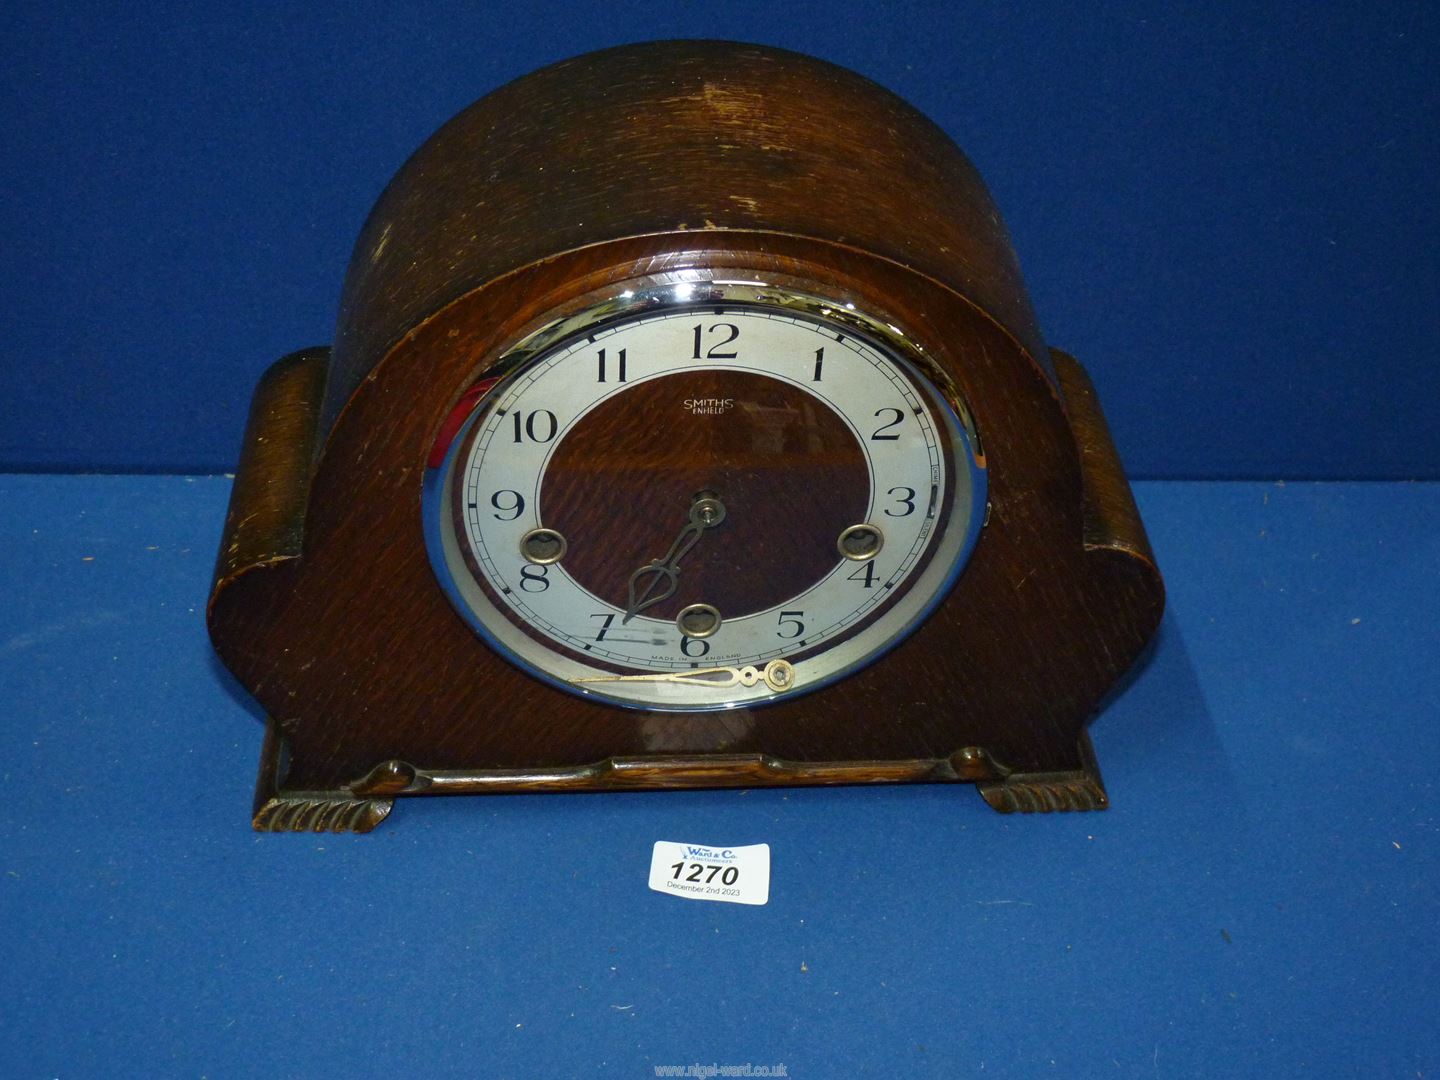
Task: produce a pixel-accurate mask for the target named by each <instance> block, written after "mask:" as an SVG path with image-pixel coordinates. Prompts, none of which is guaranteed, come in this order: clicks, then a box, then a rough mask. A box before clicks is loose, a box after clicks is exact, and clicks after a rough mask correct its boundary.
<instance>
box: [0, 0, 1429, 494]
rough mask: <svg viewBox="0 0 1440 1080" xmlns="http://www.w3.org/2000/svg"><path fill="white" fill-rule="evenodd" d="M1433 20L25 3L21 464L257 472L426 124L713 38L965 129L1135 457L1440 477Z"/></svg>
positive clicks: (920, 8)
mask: <svg viewBox="0 0 1440 1080" xmlns="http://www.w3.org/2000/svg"><path fill="white" fill-rule="evenodd" d="M1435 15H1436V13H1435V9H1434V6H1433V5H1426V4H1423V3H1413V2H1401V3H1390V4H1376V3H1357V2H1354V0H1345V2H1340V0H1328V2H1326V3H1321V4H1297V3H1284V2H1282V3H1276V2H1273V0H1266V2H1260V3H1257V2H1255V0H1210V2H1208V3H1205V4H1190V5H1186V4H1155V3H1142V2H1137V0H1124V2H1121V3H1111V4H1103V5H1085V4H1075V3H1073V2H1071V0H1032V2H1030V3H1025V4H983V5H982V4H964V3H954V2H951V0H923V2H918V0H917V2H907V3H904V4H897V5H890V6H882V5H877V4H875V3H872V2H866V0H825V2H824V3H821V2H818V0H788V2H787V3H784V4H772V5H768V6H766V7H764V8H763V9H762V8H758V7H757V6H755V5H753V4H716V3H695V2H687V0H670V2H668V3H633V2H628V3H627V2H626V0H567V2H566V3H564V4H555V3H540V2H536V0H528V2H527V0H511V2H508V3H505V4H503V5H502V4H496V3H488V4H487V3H475V2H473V0H464V2H455V0H440V2H431V3H426V4H424V5H412V4H394V3H384V2H379V0H348V2H347V3H344V4H296V3H288V2H282V0H251V2H249V3H245V4H179V3H175V2H173V0H147V2H144V3H139V4H128V5H123V6H119V7H117V5H115V4H104V3H98V2H96V0H71V2H68V3H64V4H57V3H54V2H53V0H44V2H39V0H7V2H6V3H5V4H4V5H3V10H0V102H3V117H4V129H3V130H4V141H3V144H0V191H3V192H4V198H0V239H3V243H0V295H3V296H4V297H5V303H4V304H3V305H0V341H3V348H0V468H5V469H29V468H33V469H50V468H59V469H101V470H111V471H114V470H125V469H133V470H136V471H156V470H160V471H168V472H180V471H185V470H199V471H207V472H217V471H224V470H226V469H229V468H232V467H233V464H234V462H235V460H236V454H237V453H238V450H239V445H240V444H239V432H240V430H241V428H242V427H243V425H244V421H245V406H246V402H247V401H248V400H249V396H250V393H251V391H252V390H253V388H254V386H255V381H256V379H257V378H259V375H260V373H261V371H263V370H264V368H265V366H266V365H267V364H269V363H270V362H271V361H273V360H275V359H276V358H277V357H279V356H281V355H282V354H284V353H288V352H290V351H292V350H294V349H299V348H302V347H305V346H309V345H315V344H322V343H325V342H329V341H331V340H332V339H333V335H334V326H335V313H336V308H337V305H338V300H339V291H340V282H341V277H342V275H343V273H344V269H345V265H346V262H347V260H348V259H349V255H350V250H351V247H352V245H353V244H354V243H355V237H356V235H357V234H358V232H359V229H360V225H361V223H362V222H363V221H364V219H365V216H366V215H367V214H368V213H369V211H370V207H371V206H372V204H373V203H374V201H375V199H376V197H377V196H378V195H379V194H380V191H381V189H382V188H383V187H384V185H385V184H386V183H387V182H388V180H389V179H390V177H391V176H392V175H393V174H394V172H395V170H396V169H397V168H399V166H400V165H401V163H402V162H403V161H404V160H405V159H406V158H407V157H409V155H410V154H411V153H412V152H413V151H414V150H415V149H416V148H417V147H418V146H419V145H420V143H421V142H422V141H423V140H424V139H425V138H426V137H428V136H429V135H430V134H431V133H432V132H433V131H434V130H435V129H436V128H438V127H439V126H440V125H441V124H442V123H444V122H445V121H446V120H448V119H449V118H450V117H451V115H453V114H454V113H455V112H457V111H459V110H460V109H461V108H463V107H464V106H466V105H468V104H469V103H470V102H471V101H473V100H474V99H476V98H478V97H480V96H481V95H483V94H485V93H488V92H489V91H491V90H494V89H495V88H497V87H498V86H500V85H501V84H503V83H505V82H507V81H508V80H510V79H513V78H516V77H518V76H520V75H523V74H525V73H526V72H528V71H531V70H533V69H535V68H537V67H540V66H542V65H545V64H548V63H551V62H553V61H556V60H560V59H563V58H565V57H568V56H573V55H576V54H578V53H584V52H589V51H591V50H594V49H598V48H603V47H606V46H611V45H617V44H623V43H627V42H632V41H641V40H647V39H656V38H667V37H682V38H696V37H701V38H734V39H740V40H745V41H754V42H758V43H760V44H766V45H776V46H781V47H784V48H790V49H795V50H798V51H800V52H805V53H809V54H812V55H815V56H818V57H821V58H822V59H825V60H830V61H833V62H835V63H839V64H842V65H845V66H847V67H850V68H853V69H854V70H856V71H859V72H860V73H861V74H863V75H866V76H868V77H870V78H872V79H874V80H876V81H877V82H879V83H880V84H882V85H883V86H886V87H888V88H889V89H891V90H893V91H895V92H896V93H898V94H900V95H901V96H902V97H904V98H906V99H907V100H909V101H911V102H912V103H913V104H914V105H916V106H917V107H918V108H920V109H921V110H922V111H923V112H925V113H926V114H927V115H929V116H930V117H931V118H932V119H934V120H935V122H936V123H937V124H939V125H940V126H941V127H942V128H943V129H944V130H945V131H946V132H947V133H948V134H949V135H951V136H952V137H954V138H955V139H956V141H958V142H959V144H960V145H961V147H962V148H963V149H964V150H965V151H966V152H967V153H968V154H969V155H970V156H971V158H972V159H973V160H974V162H975V164H976V165H977V166H978V167H979V169H980V172H981V174H982V175H983V176H984V177H985V179H986V181H987V183H988V184H989V185H990V187H991V189H992V191H993V193H994V195H995V198H996V201H997V202H998V204H999V207H1000V210H1001V212H1002V213H1003V214H1004V215H1005V218H1006V221H1007V223H1008V225H1009V226H1010V229H1011V232H1012V235H1013V237H1014V241H1015V248H1016V251H1017V252H1018V254H1019V256H1020V261H1021V265H1022V267H1023V268H1024V270H1025V275H1026V281H1027V285H1028V287H1029V289H1030V292H1031V295H1032V298H1033V299H1034V302H1035V308H1036V311H1037V312H1038V314H1039V318H1040V323H1041V326H1042V328H1043V329H1044V331H1045V333H1046V335H1047V337H1048V340H1049V341H1050V343H1051V344H1053V345H1056V346H1059V347H1061V348H1064V349H1066V350H1068V351H1070V352H1072V353H1074V354H1075V355H1076V356H1078V357H1079V358H1080V359H1081V361H1082V362H1084V363H1085V364H1087V365H1088V366H1089V369H1090V371H1091V374H1092V375H1093V377H1094V380H1095V383H1096V386H1097V387H1098V389H1099V391H1100V397H1101V400H1102V401H1103V402H1104V403H1105V406H1106V409H1107V411H1108V413H1109V416H1110V419H1111V422H1112V424H1113V425H1114V431H1115V438H1116V443H1117V445H1118V446H1119V448H1120V451H1121V453H1122V455H1123V456H1124V458H1125V461H1126V463H1127V465H1128V466H1129V467H1130V469H1131V471H1132V473H1133V474H1134V475H1145V476H1159V477H1225V476H1232V477H1233V476H1260V477H1274V476H1297V475H1304V476H1318V477H1325V478H1346V477H1401V478H1412V477H1416V476H1422V477H1430V478H1440V425H1437V424H1436V423H1435V422H1434V402H1435V401H1436V400H1437V399H1440V366H1437V365H1435V364H1434V363H1432V362H1429V358H1430V357H1431V356H1432V355H1433V351H1434V342H1435V341H1436V340H1437V339H1440V304H1437V303H1436V297H1437V296H1440V259H1437V258H1436V251H1437V250H1440V199H1437V198H1436V182H1435V177H1436V176H1437V175H1440V132H1437V116H1440V111H1437V104H1440V19H1437V18H1436V17H1435ZM822 119H823V118H822ZM543 137H544V132H543V131H537V133H536V138H543ZM867 149H868V148H857V154H859V153H863V152H864V151H865V150H867ZM460 242H463V238H461V239H457V243H460ZM1337 432H1343V433H1345V436H1346V440H1345V444H1344V446H1343V448H1342V447H1341V445H1340V443H1339V441H1338V440H1337V437H1336V435H1337Z"/></svg>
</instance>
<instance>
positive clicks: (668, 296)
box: [421, 272, 987, 713]
mask: <svg viewBox="0 0 1440 1080" xmlns="http://www.w3.org/2000/svg"><path fill="white" fill-rule="evenodd" d="M721 303H723V304H724V305H725V306H727V307H742V306H743V307H758V308H772V309H773V308H779V309H781V310H783V311H786V312H789V313H791V314H796V315H801V316H805V317H808V318H809V319H811V320H813V321H818V322H824V323H836V324H839V325H841V326H843V327H845V328H846V329H847V330H848V331H850V332H852V333H854V334H855V335H856V336H857V337H858V338H861V339H863V340H864V341H866V342H867V343H868V344H869V345H870V346H871V347H872V348H875V349H876V350H877V351H879V352H880V353H882V354H883V355H885V356H886V357H888V358H889V359H890V360H892V361H893V362H895V363H896V364H897V365H899V366H900V367H901V368H902V369H905V368H908V369H909V370H910V371H911V373H912V374H913V375H918V376H919V382H920V389H921V390H922V391H924V390H927V388H933V390H934V397H935V399H936V400H935V404H936V406H937V409H936V411H937V412H938V413H940V414H941V415H940V417H939V419H940V421H941V422H942V423H943V424H944V425H945V426H946V427H947V428H948V429H949V431H950V435H951V439H950V442H951V448H952V452H951V467H952V468H953V470H954V475H955V492H956V498H955V500H954V508H953V510H958V509H960V504H961V501H962V500H961V495H962V490H961V489H962V481H963V482H964V483H963V486H964V487H965V488H968V493H969V499H968V503H967V505H966V508H965V509H966V510H967V511H968V516H967V519H966V521H965V522H964V523H963V526H961V527H958V528H957V524H956V523H955V522H954V521H953V520H952V521H949V522H946V523H945V525H944V527H943V528H941V529H939V530H938V534H939V535H938V536H936V537H935V538H934V539H932V540H931V543H932V544H934V545H939V546H938V547H936V548H935V550H934V552H933V554H932V555H931V556H930V558H929V561H928V563H927V565H926V566H925V568H924V569H923V570H921V571H920V575H919V578H918V579H917V580H916V581H915V582H914V583H913V584H912V585H911V586H910V588H908V589H907V590H906V592H905V595H904V596H902V597H900V598H899V599H898V600H897V601H896V602H895V603H893V604H892V605H891V606H890V607H889V608H887V609H886V610H885V611H884V612H883V613H882V614H881V615H880V616H879V617H878V618H877V619H876V620H875V621H874V622H873V623H871V624H869V625H868V626H866V627H865V628H864V629H863V630H861V631H859V632H858V633H856V634H854V635H852V636H851V637H848V638H845V639H843V640H841V641H839V642H837V643H836V644H835V645H834V646H833V647H832V648H830V649H827V650H824V651H823V652H822V653H820V654H819V655H822V656H826V657H835V656H836V654H837V653H838V654H839V655H838V661H839V662H838V663H837V664H836V666H835V667H834V668H833V670H830V671H827V672H826V673H825V674H824V675H822V676H819V677H817V678H815V679H812V680H806V679H805V678H804V668H805V666H806V665H807V664H809V663H811V662H813V661H814V659H815V657H807V658H805V659H802V660H800V661H798V662H796V663H795V664H794V667H793V671H794V677H793V679H792V680H791V682H790V685H789V688H788V689H786V690H783V691H777V690H775V689H774V688H773V687H771V686H768V685H765V686H763V687H762V688H761V690H762V691H769V692H768V693H763V692H760V693H758V694H757V692H755V691H747V692H746V694H743V695H742V694H737V695H735V698H734V700H724V701H719V700H709V701H694V702H690V701H685V700H671V701H657V700H648V699H641V698H636V697H628V696H622V694H621V693H620V692H618V689H619V686H620V685H623V684H617V683H614V682H610V683H601V684H598V685H605V686H609V687H611V689H609V690H601V689H598V688H596V685H595V684H591V685H584V684H580V683H579V682H578V679H579V678H580V677H583V673H586V672H594V671H601V672H602V673H603V669H596V668H591V667H590V666H588V665H585V664H583V663H581V662H579V661H576V660H573V659H572V658H571V657H569V656H568V655H567V654H565V653H564V652H562V651H560V650H559V649H556V648H551V647H549V646H546V645H545V644H543V643H542V642H541V641H538V640H536V639H534V638H532V637H530V636H529V635H526V634H525V633H524V632H523V631H521V630H520V629H519V628H518V627H515V626H513V624H511V623H510V622H509V621H508V619H507V618H506V616H505V614H504V613H503V612H502V611H501V610H500V609H499V608H498V607H496V606H495V605H494V603H493V602H492V601H490V599H489V597H488V596H486V594H485V591H484V589H483V588H481V587H480V586H479V584H478V583H477V582H474V581H473V575H472V574H470V572H469V570H468V568H466V566H465V563H464V558H463V555H461V553H460V548H459V544H460V541H459V540H458V538H457V537H456V535H455V530H454V527H453V523H452V520H451V517H450V512H449V504H450V498H449V496H450V485H451V483H452V481H453V477H454V474H455V471H456V470H455V463H456V458H457V455H458V452H459V450H460V448H461V447H462V446H464V445H466V443H467V441H468V440H467V435H468V434H469V432H470V430H471V429H472V427H473V426H474V425H475V424H476V423H477V422H479V420H480V419H481V418H482V417H483V416H485V415H486V414H487V413H488V411H489V409H490V408H491V407H492V406H493V404H494V402H496V401H498V400H500V399H501V398H503V396H504V394H505V392H506V390H507V389H508V387H509V386H510V384H511V383H512V381H513V380H514V379H515V378H516V377H517V376H518V375H519V374H520V373H522V372H523V371H524V370H526V369H527V368H528V366H529V365H530V364H531V363H533V362H536V361H539V360H541V359H542V358H543V357H545V356H546V355H548V354H549V353H550V352H551V350H552V349H554V348H556V347H558V346H560V345H562V344H564V343H566V342H569V341H570V340H572V339H573V338H575V337H576V336H579V335H582V334H588V333H593V332H594V331H595V330H596V329H597V328H598V327H600V326H602V325H604V326H609V325H611V324H614V323H617V322H621V321H626V320H630V319H634V318H638V317H643V316H646V315H650V314H653V313H658V312H663V311H673V310H682V309H686V308H691V307H708V306H713V305H715V304H721ZM483 377H484V378H486V379H497V380H498V381H497V382H496V383H495V385H494V386H493V387H491V388H490V389H489V390H488V391H487V393H486V394H485V396H484V397H483V398H482V399H481V400H480V401H479V402H478V403H477V404H476V406H475V408H474V409H473V411H472V412H471V414H470V415H469V416H468V417H467V418H466V420H465V422H464V424H463V425H462V426H461V427H460V429H459V431H457V432H456V433H455V435H454V437H453V439H452V441H451V443H450V446H449V447H448V449H447V450H446V452H445V454H444V458H443V461H442V463H441V464H440V465H438V466H432V467H428V468H427V469H426V470H425V478H424V484H423V491H422V498H421V504H422V513H423V515H424V531H425V541H426V548H427V551H428V554H429V557H430V562H431V566H432V568H433V570H434V571H435V574H436V578H437V580H438V582H439V584H440V586H441V588H442V589H443V590H444V592H445V594H446V597H447V598H448V600H449V601H450V603H451V605H452V607H454V608H455V610H456V611H457V612H458V613H459V614H460V615H461V617H462V618H464V619H465V620H466V622H467V623H468V624H469V625H470V627H471V628H472V629H473V630H474V631H475V632H476V633H477V635H478V636H479V637H480V638H481V639H482V640H483V641H484V642H485V643H486V644H487V645H488V646H490V647H491V648H492V649H494V650H495V651H496V652H497V653H499V654H500V655H501V656H503V657H505V658H506V659H507V660H509V661H510V662H511V663H513V664H515V665H516V666H517V667H519V668H520V669H521V670H523V671H525V672H527V673H528V674H530V675H532V676H534V677H536V678H539V679H540V680H542V681H543V682H546V683H548V684H550V685H551V686H554V687H556V688H558V689H561V690H563V691H565V692H567V693H571V694H575V695H577V696H580V697H584V698H589V699H591V700H598V701H603V702H605V703H607V704H612V705H617V706H621V707H624V708H627V709H639V710H646V711H655V712H679V713H704V712H714V711H719V710H726V709H735V708H749V707H753V706H756V705H761V704H767V703H769V702H772V701H776V700H781V699H784V700H789V699H791V698H793V697H797V696H800V695H803V694H807V693H810V692H812V691H814V690H818V689H821V688H822V687H825V686H830V685H833V684H834V683H836V682H838V681H840V680H842V679H844V678H846V677H848V676H850V675H853V674H854V673H855V672H857V671H859V670H861V669H863V668H865V667H868V666H869V665H870V664H872V663H874V662H875V661H877V660H879V659H880V658H881V657H883V656H884V655H885V654H886V653H888V652H889V651H890V650H891V649H893V648H894V647H895V646H896V645H898V644H899V643H900V642H901V641H903V640H904V639H905V638H906V637H908V636H909V635H910V634H911V633H913V632H914V630H915V629H916V628H918V627H919V626H920V624H921V623H923V622H924V621H925V620H926V619H927V618H929V616H930V615H931V614H932V613H933V612H934V610H935V608H936V607H938V606H939V604H940V603H941V602H942V601H943V600H944V598H945V597H946V596H948V595H949V593H950V591H951V589H952V588H953V587H954V584H955V581H956V580H957V579H958V578H959V575H960V573H961V571H962V570H963V569H964V567H965V565H966V563H967V562H968V560H969V557H970V554H971V552H972V551H973V550H974V547H975V543H976V541H977V540H978V539H979V533H980V529H981V527H982V525H983V523H984V520H985V516H986V507H987V477H986V465H985V457H984V453H983V451H982V449H981V444H980V439H979V435H978V433H977V431H976V429H975V424H974V421H973V419H972V417H971V414H970V411H969V409H968V408H966V406H965V404H964V401H963V399H962V398H961V396H960V394H959V392H958V390H957V388H956V387H955V385H954V381H953V380H952V379H951V378H950V377H949V375H948V373H946V372H945V370H944V369H943V368H942V367H941V366H940V365H939V364H937V363H936V362H934V361H933V360H931V359H930V357H929V356H928V354H927V353H926V351H925V349H924V347H923V346H922V345H921V344H920V343H919V342H918V341H915V340H914V339H913V338H911V337H910V336H908V335H906V334H905V332H904V331H903V330H902V329H901V328H899V327H897V326H895V325H894V324H892V323H890V322H887V321H885V320H882V319H879V318H877V317H874V316H871V315H869V314H867V313H866V312H864V311H863V310H861V309H860V308H859V307H858V306H857V305H856V304H855V303H854V302H853V301H849V300H839V299H832V298H826V297H822V296H818V295H815V294H814V293H810V292H806V291H802V290H799V289H796V288H794V287H792V286H790V285H788V284H769V283H765V282H760V281H756V280H753V279H746V280H730V279H726V278H721V277H703V276H698V275H697V274H696V272H688V273H683V274H673V275H667V276H666V278H665V279H661V280H660V281H658V282H657V279H656V278H648V279H645V280H644V281H643V282H635V283H633V284H631V285H629V286H627V285H624V284H621V285H617V286H615V287H614V289H613V290H610V291H609V292H608V295H603V296H601V297H599V298H596V299H594V300H593V302H591V303H588V304H586V305H585V306H584V307H583V308H581V309H579V310H577V311H574V312H571V313H568V314H565V315H562V316H560V317H558V318H555V319H553V320H550V321H547V322H545V323H544V324H543V325H541V326H540V327H538V328H537V329H535V330H533V331H532V332H530V333H528V334H526V335H525V336H524V337H523V338H522V339H521V340H520V341H519V342H517V343H516V344H515V345H514V346H513V347H511V348H509V349H507V350H506V351H505V352H504V353H503V354H502V355H501V356H500V358H499V359H498V360H497V361H495V363H493V364H491V365H487V366H486V367H485V368H484V369H483ZM953 510H952V518H953V516H954V514H953ZM457 575H463V576H457ZM467 584H468V587H467ZM910 596H916V597H918V598H920V602H919V603H918V604H906V603H905V600H906V599H907V598H908V597H910ZM876 639H878V643H875V644H870V642H872V641H875V640H876ZM862 646H863V647H862ZM532 653H533V654H536V655H535V656H532V655H527V654H532ZM540 654H548V657H549V658H551V659H552V660H553V661H554V662H552V663H550V664H549V665H546V666H542V665H541V664H540V663H538V662H537V659H536V656H538V655H540ZM560 671H563V672H567V673H568V675H567V676H562V675H560V674H557V672H560ZM652 685H656V684H652ZM659 685H663V684H659Z"/></svg>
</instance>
